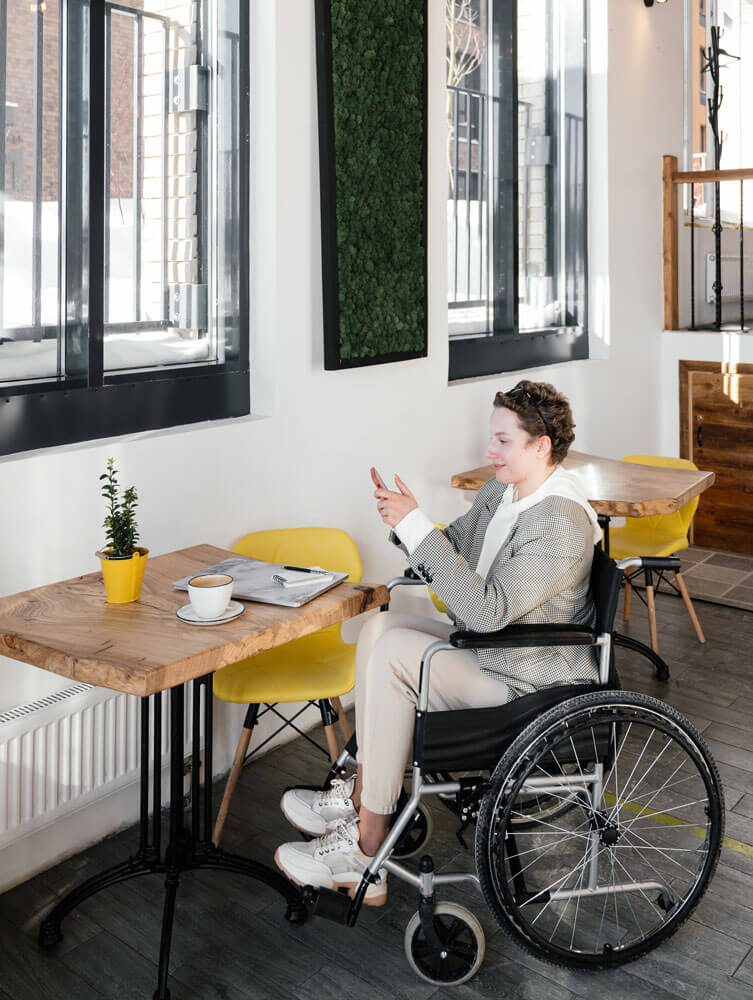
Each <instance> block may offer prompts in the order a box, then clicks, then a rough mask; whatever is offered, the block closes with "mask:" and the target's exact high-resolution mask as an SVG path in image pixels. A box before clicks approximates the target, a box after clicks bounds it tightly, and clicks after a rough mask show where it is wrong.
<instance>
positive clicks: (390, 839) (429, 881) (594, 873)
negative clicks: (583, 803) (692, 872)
mask: <svg viewBox="0 0 753 1000" xmlns="http://www.w3.org/2000/svg"><path fill="white" fill-rule="evenodd" d="M664 561H666V562H669V561H672V562H676V563H678V564H679V560H677V559H675V560H664ZM643 564H644V560H643V559H642V558H640V557H634V558H629V559H623V560H622V561H621V562H618V563H617V567H618V569H620V570H622V571H623V572H624V571H625V570H626V569H631V568H634V567H640V566H642V565H643ZM414 583H423V581H420V580H416V581H414V580H413V579H411V578H410V577H405V576H404V577H396V578H395V579H393V580H390V581H389V583H388V584H387V589H388V590H389V591H391V590H392V589H393V588H394V587H395V586H400V585H401V584H403V585H404V584H409V585H413V584H414ZM503 631H504V632H506V633H508V635H507V637H503V636H502V635H500V634H499V633H497V634H496V635H495V633H488V637H487V634H481V635H478V636H477V638H473V637H472V636H473V635H474V634H473V633H463V632H455V633H453V634H452V635H451V636H450V638H449V639H448V640H443V639H439V640H437V641H436V642H433V643H431V645H430V646H428V647H427V648H426V650H425V652H424V654H423V656H422V658H421V669H420V673H419V690H418V705H417V708H416V719H415V726H414V731H413V761H412V774H411V793H410V798H409V799H408V802H407V803H406V804H405V806H404V807H403V809H402V811H401V812H400V813H399V814H398V816H397V818H396V820H395V822H394V824H393V825H392V828H391V830H390V832H389V834H388V836H387V838H386V839H385V841H384V843H383V844H382V846H381V847H380V849H379V851H378V852H377V854H376V855H375V857H374V859H373V861H372V862H371V864H370V865H369V868H368V870H367V873H366V874H365V875H364V877H363V879H362V880H361V884H360V885H359V887H358V889H357V890H356V894H355V898H354V900H353V903H352V905H351V907H350V912H349V913H348V919H347V921H346V922H347V924H348V925H349V926H352V925H353V924H354V923H355V921H356V920H357V918H358V913H359V911H360V908H361V905H362V903H363V898H364V895H365V893H366V890H367V888H368V886H369V885H370V884H371V883H372V882H374V881H375V880H376V876H377V873H378V871H379V869H380V868H382V867H384V868H386V870H387V871H388V872H390V873H391V874H393V875H396V876H397V877H398V878H401V879H403V881H405V882H408V883H409V884H411V885H413V886H415V887H416V888H417V889H418V890H419V891H420V893H421V896H422V898H424V899H426V898H431V897H432V896H433V894H434V887H435V886H438V885H448V884H451V883H456V882H472V883H473V884H474V885H475V886H476V888H478V889H480V885H479V878H478V875H477V874H474V873H470V872H445V873H442V874H438V875H437V874H435V873H434V870H433V865H428V864H426V861H427V859H426V858H424V859H422V863H421V874H420V875H415V874H414V873H413V872H411V871H410V870H409V869H407V868H406V867H405V866H404V865H403V864H401V863H400V862H398V861H391V860H389V857H390V855H391V853H392V851H393V849H394V847H395V845H396V844H397V843H398V841H399V840H400V837H401V836H402V834H403V833H404V832H405V830H406V829H407V827H408V824H409V823H410V822H411V820H412V818H413V816H414V814H415V811H416V808H417V806H418V804H419V802H421V800H422V799H423V798H425V797H426V796H428V795H441V794H448V793H450V794H451V793H457V792H459V791H461V789H462V787H463V786H462V783H461V782H459V781H436V782H435V781H427V780H426V779H425V776H424V773H423V749H424V734H425V728H426V714H427V712H428V706H429V687H430V678H431V661H432V659H433V657H434V656H436V655H437V653H440V652H442V651H443V650H449V649H457V648H478V647H479V646H481V645H487V644H488V645H492V643H493V645H494V648H502V647H505V646H507V647H516V648H522V647H525V646H533V645H536V646H563V645H568V646H596V647H598V649H599V686H600V687H606V685H607V684H608V683H609V669H610V661H611V653H612V633H611V632H602V633H596V632H595V630H593V629H589V628H585V627H581V626H574V627H569V628H563V626H561V625H531V626H525V625H522V626H521V625H519V626H511V627H508V628H507V629H505V630H503ZM492 636H494V639H493V640H492ZM485 639H486V641H484V640H485ZM342 758H345V759H342ZM351 760H352V758H350V754H347V753H345V752H344V753H343V754H341V757H340V759H338V762H337V763H338V765H340V766H345V765H346V764H347V763H349V761H351ZM603 777H604V765H603V764H602V763H596V764H595V765H594V769H593V771H592V772H591V774H588V775H585V776H583V777H582V776H581V775H572V776H569V775H563V776H562V777H559V778H557V779H556V780H554V781H553V780H550V779H549V778H545V777H534V778H527V779H526V781H525V782H524V784H523V786H522V789H521V791H523V792H528V791H530V792H536V793H539V794H541V793H547V792H552V793H557V792H561V791H563V790H572V789H578V790H583V791H584V792H585V793H586V794H587V795H588V798H589V801H590V804H591V807H592V808H593V809H596V808H597V807H598V804H600V801H601V793H602V782H603ZM589 838H590V846H589V850H590V854H591V859H590V868H589V875H588V886H587V887H586V888H583V889H559V890H555V891H553V892H552V893H551V897H552V898H553V899H572V898H575V897H577V896H586V895H589V896H599V895H605V894H613V893H618V892H641V891H643V892H645V891H648V890H653V889H657V890H659V891H660V892H668V891H669V887H668V886H666V885H665V884H664V883H662V882H629V883H628V882H626V883H623V884H620V885H611V886H599V885H598V856H599V833H598V831H597V830H592V831H591V832H590V833H589Z"/></svg>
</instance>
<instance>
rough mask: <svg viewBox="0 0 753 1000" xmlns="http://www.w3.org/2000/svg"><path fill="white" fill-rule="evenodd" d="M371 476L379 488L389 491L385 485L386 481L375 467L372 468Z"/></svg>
mask: <svg viewBox="0 0 753 1000" xmlns="http://www.w3.org/2000/svg"><path fill="white" fill-rule="evenodd" d="M371 476H372V479H374V481H375V482H376V483H377V485H378V486H379V488H380V489H383V490H388V489H389V486H388V485H387V484H386V483H385V481H384V479H382V477H381V476H380V474H379V473H378V472H377V470H376V469H375V468H374V466H373V465H372V467H371Z"/></svg>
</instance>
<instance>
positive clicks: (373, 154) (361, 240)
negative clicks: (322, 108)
mask: <svg viewBox="0 0 753 1000" xmlns="http://www.w3.org/2000/svg"><path fill="white" fill-rule="evenodd" d="M331 17H332V20H331V23H332V91H333V105H334V128H335V171H336V182H335V183H336V204H337V249H338V280H339V307H340V357H341V358H342V359H343V360H354V359H359V358H369V357H378V356H379V355H384V354H391V353H394V352H398V353H404V352H413V351H422V350H424V348H425V343H426V316H425V288H424V284H425V215H424V213H425V178H424V165H423V149H424V138H425V137H424V106H423V105H424V0H377V2H376V3H375V2H374V0H331Z"/></svg>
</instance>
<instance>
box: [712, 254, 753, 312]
mask: <svg viewBox="0 0 753 1000" xmlns="http://www.w3.org/2000/svg"><path fill="white" fill-rule="evenodd" d="M715 281H716V254H713V253H707V254H706V301H707V302H715V301H716V296H715V294H714V282H715ZM743 296H744V298H745V299H753V257H743ZM735 299H736V300H737V301H738V302H739V301H740V257H739V256H735V255H734V254H730V255H729V256H728V255H727V254H722V302H729V301H734V300H735Z"/></svg>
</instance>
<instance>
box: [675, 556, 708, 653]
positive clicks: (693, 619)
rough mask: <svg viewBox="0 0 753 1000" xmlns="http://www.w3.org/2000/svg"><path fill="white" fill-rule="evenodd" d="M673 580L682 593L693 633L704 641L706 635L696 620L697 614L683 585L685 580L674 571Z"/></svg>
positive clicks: (699, 639)
mask: <svg viewBox="0 0 753 1000" xmlns="http://www.w3.org/2000/svg"><path fill="white" fill-rule="evenodd" d="M675 580H676V581H677V587H678V590H679V591H680V593H681V594H682V599H683V601H684V602H685V607H686V608H687V610H688V614H689V615H690V620H691V622H692V623H693V628H694V629H695V634H696V635H697V636H698V641H699V642H705V641H706V636H705V635H704V634H703V629H702V628H701V623H700V622H699V621H698V616H697V615H696V613H695V608H694V607H693V602H692V601H691V600H690V594H689V593H688V588H687V587H686V586H685V581H684V580H683V578H682V574H680V573H675Z"/></svg>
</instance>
